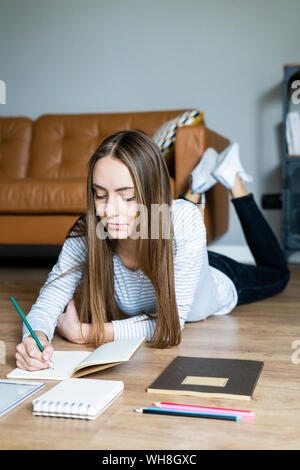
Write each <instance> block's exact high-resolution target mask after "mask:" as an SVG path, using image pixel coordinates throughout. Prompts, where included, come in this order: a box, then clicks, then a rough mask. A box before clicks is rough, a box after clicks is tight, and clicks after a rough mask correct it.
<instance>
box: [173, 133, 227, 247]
mask: <svg viewBox="0 0 300 470" xmlns="http://www.w3.org/2000/svg"><path fill="white" fill-rule="evenodd" d="M229 144H230V141H229V140H228V139H227V138H225V137H223V136H221V135H220V134H217V133H216V132H214V131H212V130H210V129H208V128H207V127H206V126H205V125H200V126H195V127H192V126H186V127H180V128H178V129H177V131H176V141H175V190H174V194H175V198H177V197H178V196H179V194H180V193H183V194H184V193H185V192H186V191H187V189H188V178H189V175H190V173H191V171H192V170H193V169H194V168H195V166H196V165H197V163H198V162H199V161H200V158H201V157H202V155H203V153H204V152H205V150H206V149H207V148H209V147H212V148H214V149H215V150H216V151H217V152H218V153H220V152H222V151H223V150H224V149H225V148H226V147H228V145H229ZM228 218H229V195H228V190H227V189H226V188H224V186H222V185H221V184H220V183H217V184H215V185H214V186H213V187H212V188H211V189H210V190H208V191H207V192H206V206H205V212H204V222H205V225H206V229H207V234H208V238H207V242H208V243H209V242H210V241H212V240H214V239H215V238H217V237H220V236H221V235H223V234H224V233H225V232H226V231H227V230H228Z"/></svg>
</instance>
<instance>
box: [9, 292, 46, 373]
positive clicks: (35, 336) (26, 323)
mask: <svg viewBox="0 0 300 470" xmlns="http://www.w3.org/2000/svg"><path fill="white" fill-rule="evenodd" d="M10 300H11V301H12V303H13V304H14V306H15V307H16V310H17V312H18V314H19V315H20V317H21V318H22V320H23V322H24V323H25V325H26V327H27V328H28V330H29V332H30V334H31V336H32V337H33V339H34V340H35V342H36V344H37V346H38V348H39V350H40V351H41V352H43V351H44V348H43V346H42V345H41V343H40V341H39V339H38V337H37V335H36V334H35V332H34V331H33V329H32V328H31V326H30V325H29V322H28V320H27V319H26V317H25V315H24V313H23V312H22V310H21V309H20V307H19V305H18V304H17V302H16V301H15V299H14V297H11V298H10ZM50 364H51V365H52V367H53V363H52V361H51V360H50Z"/></svg>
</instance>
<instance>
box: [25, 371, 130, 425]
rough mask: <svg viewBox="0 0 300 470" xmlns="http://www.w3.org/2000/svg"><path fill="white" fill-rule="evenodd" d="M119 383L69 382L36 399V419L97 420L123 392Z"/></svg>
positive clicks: (74, 380)
mask: <svg viewBox="0 0 300 470" xmlns="http://www.w3.org/2000/svg"><path fill="white" fill-rule="evenodd" d="M123 390H124V383H123V382H122V381H120V380H95V379H66V380H63V381H62V382H60V383H59V384H58V385H55V387H52V388H51V389H50V390H48V391H47V392H45V393H43V394H42V395H40V396H39V397H38V398H36V399H35V400H33V402H32V404H33V411H32V413H33V414H34V415H36V416H54V417H62V418H82V419H96V418H97V416H99V415H100V414H101V413H103V411H104V410H106V409H107V408H108V407H109V406H110V405H111V404H112V403H113V402H114V401H115V400H116V399H117V398H118V397H119V396H120V395H121V394H122V393H123Z"/></svg>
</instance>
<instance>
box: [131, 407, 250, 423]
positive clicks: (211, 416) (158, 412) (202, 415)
mask: <svg viewBox="0 0 300 470" xmlns="http://www.w3.org/2000/svg"><path fill="white" fill-rule="evenodd" d="M135 411H136V412H137V413H146V414H154V415H172V416H185V417H191V418H208V419H224V420H228V421H241V420H242V417H241V416H234V415H226V414H215V413H202V412H190V411H178V410H164V409H162V408H151V407H148V408H137V409H136V410H135Z"/></svg>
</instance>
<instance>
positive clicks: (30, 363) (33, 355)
mask: <svg viewBox="0 0 300 470" xmlns="http://www.w3.org/2000/svg"><path fill="white" fill-rule="evenodd" d="M35 333H36V334H37V336H38V338H39V341H40V343H41V344H42V346H43V348H44V350H43V352H41V351H40V350H39V348H38V346H37V344H36V342H35V340H34V338H32V337H31V336H28V337H27V338H25V339H24V341H23V342H22V343H20V344H18V346H17V352H16V360H17V366H18V367H20V368H21V369H26V370H31V371H33V370H40V369H48V368H49V367H50V362H49V361H50V360H51V356H52V354H53V347H52V346H51V344H50V343H49V342H48V340H47V337H46V335H45V334H44V333H42V332H35Z"/></svg>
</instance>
